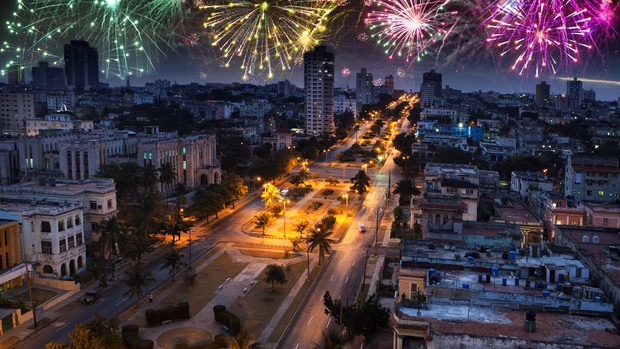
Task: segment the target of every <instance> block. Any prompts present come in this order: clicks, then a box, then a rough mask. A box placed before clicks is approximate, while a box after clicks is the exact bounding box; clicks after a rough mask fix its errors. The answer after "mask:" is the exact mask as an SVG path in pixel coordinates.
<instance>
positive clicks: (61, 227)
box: [58, 219, 65, 231]
mask: <svg viewBox="0 0 620 349" xmlns="http://www.w3.org/2000/svg"><path fill="white" fill-rule="evenodd" d="M64 230H65V221H64V220H63V219H61V220H59V221H58V231H64Z"/></svg>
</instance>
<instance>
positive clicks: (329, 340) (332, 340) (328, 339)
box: [313, 330, 345, 349]
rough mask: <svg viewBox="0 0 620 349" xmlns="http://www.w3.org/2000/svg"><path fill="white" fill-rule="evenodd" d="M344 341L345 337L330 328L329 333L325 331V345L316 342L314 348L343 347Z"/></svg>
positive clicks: (330, 348)
mask: <svg viewBox="0 0 620 349" xmlns="http://www.w3.org/2000/svg"><path fill="white" fill-rule="evenodd" d="M344 343H345V338H343V337H342V336H341V335H340V333H338V332H336V331H333V330H329V332H327V333H325V332H323V347H321V346H320V345H318V344H316V343H314V347H313V349H342V347H343V344H344Z"/></svg>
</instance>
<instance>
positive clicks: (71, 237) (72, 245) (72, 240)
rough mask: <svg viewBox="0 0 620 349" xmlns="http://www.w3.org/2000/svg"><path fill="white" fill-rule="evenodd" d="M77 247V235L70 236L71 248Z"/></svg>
mask: <svg viewBox="0 0 620 349" xmlns="http://www.w3.org/2000/svg"><path fill="white" fill-rule="evenodd" d="M74 247H75V237H73V236H69V248H74Z"/></svg>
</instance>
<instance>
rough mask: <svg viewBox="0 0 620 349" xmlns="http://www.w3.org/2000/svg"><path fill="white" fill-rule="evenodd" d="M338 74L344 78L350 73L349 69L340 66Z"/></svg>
mask: <svg viewBox="0 0 620 349" xmlns="http://www.w3.org/2000/svg"><path fill="white" fill-rule="evenodd" d="M340 75H342V77H343V78H346V77H347V76H349V75H351V69H349V68H346V67H345V68H342V70H341V71H340Z"/></svg>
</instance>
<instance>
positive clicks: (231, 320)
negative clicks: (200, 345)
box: [213, 305, 241, 333]
mask: <svg viewBox="0 0 620 349" xmlns="http://www.w3.org/2000/svg"><path fill="white" fill-rule="evenodd" d="M216 308H217V309H216ZM213 314H214V315H215V321H217V322H219V323H220V324H222V325H226V326H227V327H228V328H230V330H231V331H233V333H237V332H239V331H241V320H239V317H238V316H237V315H235V314H233V313H231V312H229V311H228V310H226V307H225V306H223V305H216V306H214V307H213Z"/></svg>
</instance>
